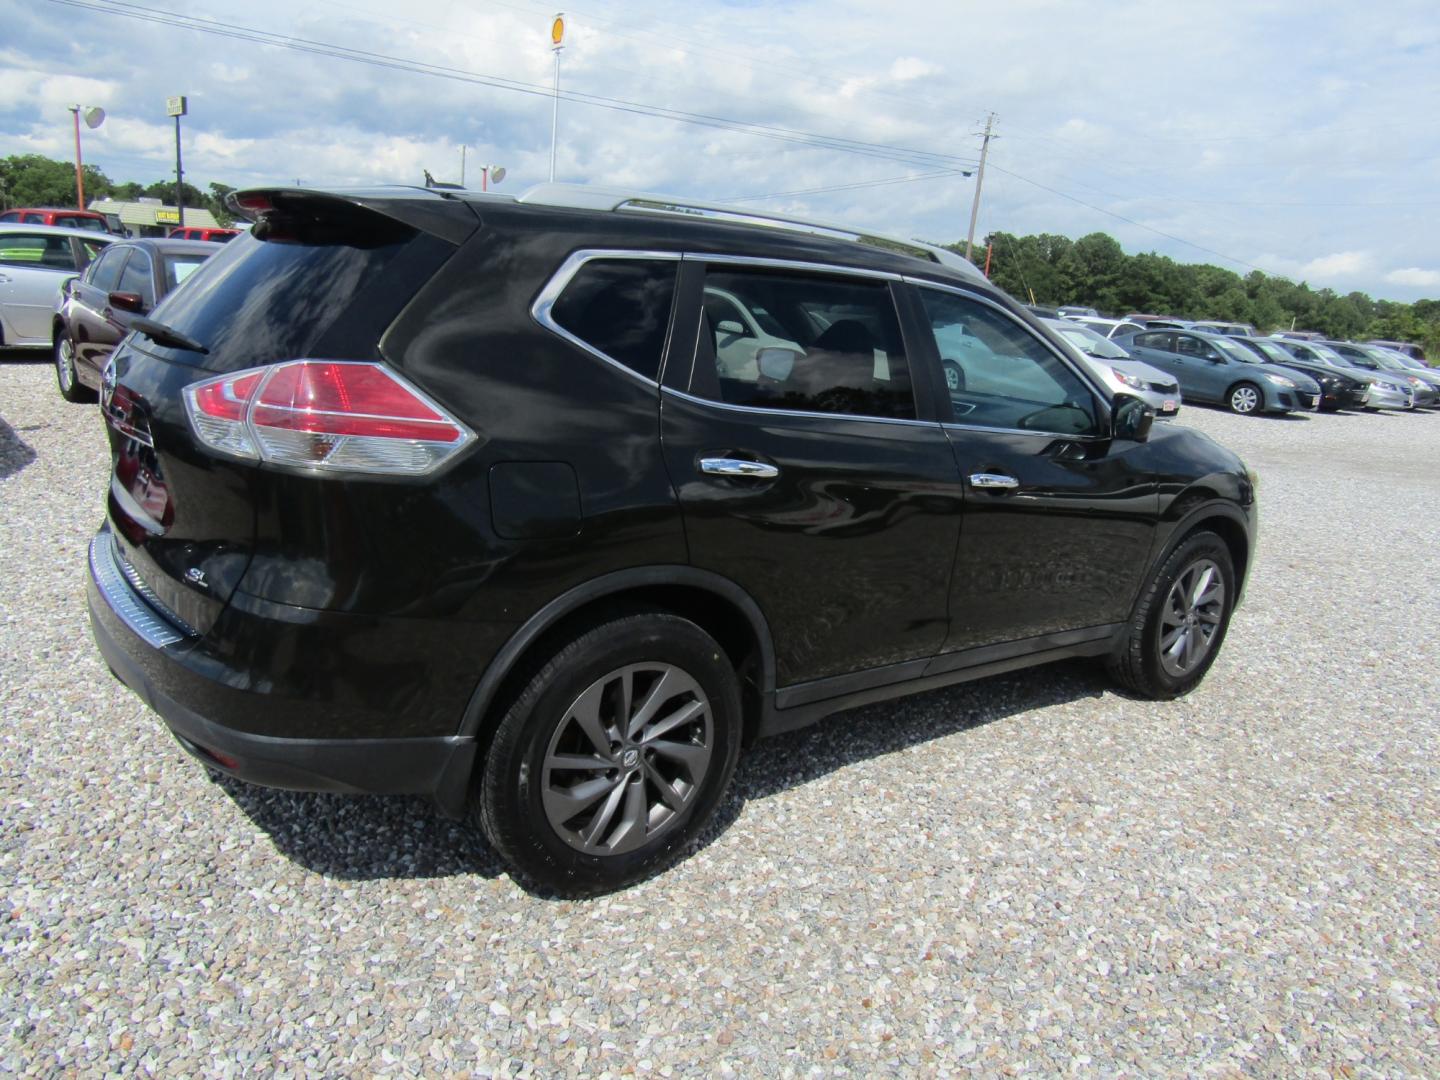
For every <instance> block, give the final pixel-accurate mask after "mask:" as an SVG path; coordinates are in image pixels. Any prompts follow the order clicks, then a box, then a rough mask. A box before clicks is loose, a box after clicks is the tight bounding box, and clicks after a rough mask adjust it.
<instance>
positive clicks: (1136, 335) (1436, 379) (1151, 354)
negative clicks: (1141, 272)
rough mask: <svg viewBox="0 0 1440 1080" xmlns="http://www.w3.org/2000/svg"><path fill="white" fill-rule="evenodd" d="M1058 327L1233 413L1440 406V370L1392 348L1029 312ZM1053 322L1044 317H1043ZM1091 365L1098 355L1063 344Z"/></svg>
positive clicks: (1178, 322) (1070, 311) (1151, 320)
mask: <svg viewBox="0 0 1440 1080" xmlns="http://www.w3.org/2000/svg"><path fill="white" fill-rule="evenodd" d="M1030 310H1031V312H1032V314H1036V315H1037V316H1039V317H1041V318H1042V321H1044V322H1046V323H1047V324H1048V325H1050V326H1052V327H1056V328H1057V332H1062V331H1061V330H1059V329H1058V325H1059V324H1062V323H1073V324H1075V325H1076V326H1077V327H1080V328H1083V329H1084V330H1085V331H1088V332H1093V333H1094V334H1095V335H1097V336H1098V337H1100V338H1103V339H1106V341H1107V344H1109V345H1111V346H1115V347H1118V348H1119V349H1120V350H1121V352H1122V355H1123V356H1124V357H1128V358H1129V359H1130V360H1132V361H1141V362H1143V363H1145V364H1148V365H1150V366H1151V368H1152V369H1155V368H1158V369H1159V370H1160V371H1161V372H1164V373H1165V374H1167V375H1168V376H1171V377H1173V378H1174V379H1175V381H1176V382H1177V383H1178V384H1179V389H1180V391H1181V392H1182V393H1183V394H1184V395H1185V397H1187V398H1190V399H1192V400H1194V401H1203V402H1209V403H1211V404H1218V405H1225V406H1227V407H1229V408H1230V409H1232V410H1234V411H1235V412H1239V413H1286V412H1296V411H1306V410H1310V409H1317V410H1324V411H1333V410H1337V409H1362V408H1363V409H1414V408H1429V407H1435V406H1440V371H1436V370H1434V369H1432V368H1430V367H1429V366H1428V365H1427V364H1426V363H1425V354H1424V351H1423V350H1422V349H1421V347H1420V346H1419V345H1415V344H1412V343H1409V342H1399V341H1380V340H1376V341H1366V342H1354V341H1330V340H1326V339H1325V338H1324V336H1323V335H1321V334H1318V333H1315V332H1313V331H1304V330H1287V331H1282V332H1278V333H1276V334H1273V335H1271V336H1270V337H1262V336H1260V335H1259V333H1258V332H1257V331H1256V329H1255V327H1253V326H1251V325H1250V324H1249V323H1235V322H1218V321H1203V322H1201V321H1195V320H1189V319H1181V318H1177V317H1174V316H1168V315H1153V314H1147V313H1145V312H1130V313H1129V314H1127V315H1125V316H1124V318H1119V319H1115V318H1106V317H1104V316H1099V315H1092V314H1080V312H1082V311H1088V310H1090V309H1081V308H1074V307H1067V308H1060V309H1053V308H1038V307H1031V308H1030ZM1052 311H1054V312H1056V317H1053V318H1049V317H1046V315H1047V313H1049V312H1052ZM1065 336H1067V337H1070V338H1072V339H1076V340H1074V341H1073V343H1074V344H1076V345H1077V347H1079V348H1081V349H1082V351H1084V352H1086V353H1088V354H1090V355H1091V357H1092V358H1094V357H1096V356H1097V355H1099V356H1110V357H1111V358H1112V359H1116V357H1115V356H1114V355H1113V354H1110V353H1107V352H1101V351H1098V350H1097V349H1096V348H1095V347H1094V345H1093V342H1089V341H1088V339H1084V340H1085V342H1086V343H1084V344H1082V343H1081V341H1082V339H1080V338H1079V335H1078V334H1075V333H1071V334H1068V335H1065Z"/></svg>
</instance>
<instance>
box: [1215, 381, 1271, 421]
mask: <svg viewBox="0 0 1440 1080" xmlns="http://www.w3.org/2000/svg"><path fill="white" fill-rule="evenodd" d="M1225 400H1226V401H1227V402H1228V403H1229V405H1230V411H1231V412H1237V413H1239V414H1240V415H1241V416H1249V415H1250V414H1251V413H1256V412H1259V411H1260V410H1261V409H1263V408H1264V407H1265V395H1264V394H1263V393H1261V391H1260V388H1259V387H1258V386H1256V385H1255V384H1254V383H1248V382H1244V383H1239V384H1237V385H1235V386H1232V387H1231V388H1230V393H1229V395H1228V396H1227V397H1226V399H1225Z"/></svg>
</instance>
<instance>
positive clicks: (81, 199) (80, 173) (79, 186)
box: [70, 105, 85, 210]
mask: <svg viewBox="0 0 1440 1080" xmlns="http://www.w3.org/2000/svg"><path fill="white" fill-rule="evenodd" d="M70 111H71V112H72V113H74V114H75V209H76V210H84V209H85V172H84V166H83V165H81V164H80V106H79V105H71V106H70Z"/></svg>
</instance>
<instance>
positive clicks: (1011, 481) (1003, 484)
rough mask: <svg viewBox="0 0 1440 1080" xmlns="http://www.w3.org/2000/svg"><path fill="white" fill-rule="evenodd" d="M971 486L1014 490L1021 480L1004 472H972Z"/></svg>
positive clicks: (989, 489) (996, 489)
mask: <svg viewBox="0 0 1440 1080" xmlns="http://www.w3.org/2000/svg"><path fill="white" fill-rule="evenodd" d="M970 486H971V487H977V488H985V489H986V490H987V491H1014V490H1015V489H1016V488H1018V487H1019V486H1020V481H1019V480H1016V479H1015V477H1013V476H1006V475H1005V474H1004V473H993V472H977V473H971V474H970Z"/></svg>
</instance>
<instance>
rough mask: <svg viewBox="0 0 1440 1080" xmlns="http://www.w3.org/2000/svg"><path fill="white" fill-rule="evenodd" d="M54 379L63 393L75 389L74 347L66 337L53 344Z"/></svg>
mask: <svg viewBox="0 0 1440 1080" xmlns="http://www.w3.org/2000/svg"><path fill="white" fill-rule="evenodd" d="M55 377H56V378H57V379H59V380H60V389H61V390H63V391H64V392H65V393H67V394H68V393H70V391H71V390H73V389H74V388H75V346H74V344H73V343H72V342H71V341H70V339H69V338H68V337H62V338H60V339H59V340H58V341H57V342H56V343H55Z"/></svg>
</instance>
